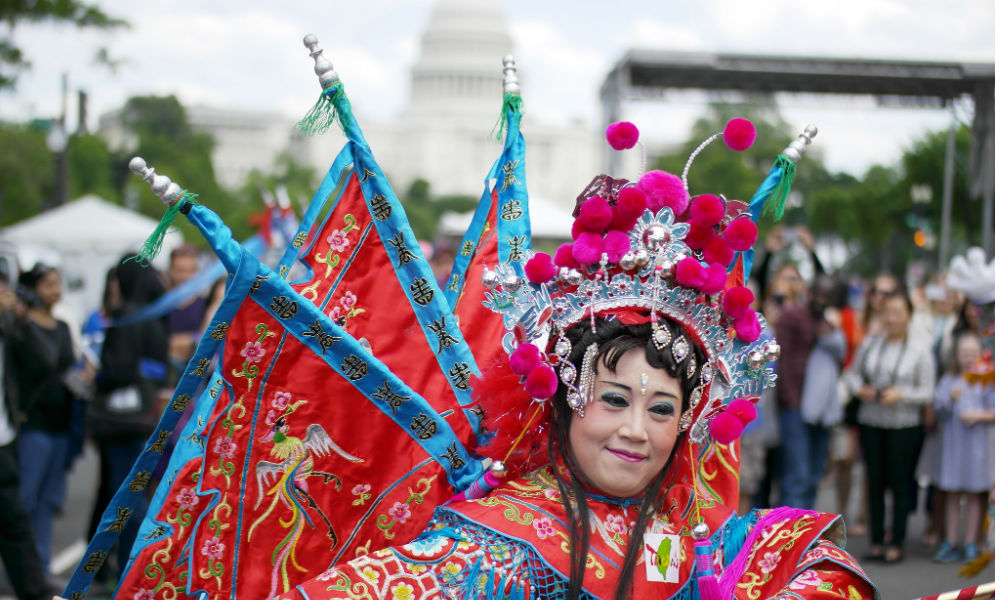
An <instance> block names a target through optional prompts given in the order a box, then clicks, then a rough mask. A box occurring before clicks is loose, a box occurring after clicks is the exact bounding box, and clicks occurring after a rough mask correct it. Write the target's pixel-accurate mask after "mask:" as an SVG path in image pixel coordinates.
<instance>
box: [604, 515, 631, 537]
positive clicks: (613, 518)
mask: <svg viewBox="0 0 1000 600" xmlns="http://www.w3.org/2000/svg"><path fill="white" fill-rule="evenodd" d="M604 526H605V527H607V529H608V531H610V532H612V533H617V534H622V533H625V531H626V530H627V529H628V528H627V527H626V526H625V517H623V516H621V515H614V514H611V515H608V518H607V519H606V520H605V521H604Z"/></svg>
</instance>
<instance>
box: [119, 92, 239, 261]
mask: <svg viewBox="0 0 1000 600" xmlns="http://www.w3.org/2000/svg"><path fill="white" fill-rule="evenodd" d="M122 120H123V125H124V127H125V129H126V130H127V131H130V132H132V133H133V134H135V135H136V137H137V139H138V146H137V148H136V149H135V151H134V154H137V155H138V156H142V157H143V158H145V159H146V163H147V164H149V165H152V166H153V168H155V169H156V171H157V172H158V173H163V174H166V175H168V176H169V177H170V178H171V179H172V180H173V181H175V182H177V184H178V185H180V186H181V187H182V188H184V189H185V190H189V191H191V192H192V193H194V194H197V195H198V197H199V199H200V201H203V202H205V203H206V204H207V205H208V206H210V207H211V208H212V209H213V210H215V211H216V212H217V213H218V214H219V215H220V216H222V217H223V219H226V220H227V224H228V225H230V228H231V229H232V230H233V234H234V235H235V236H236V238H237V239H241V238H242V237H245V236H248V235H249V234H250V232H251V230H252V227H251V226H250V225H249V223H246V222H245V220H243V221H240V220H239V219H238V218H233V217H232V216H231V213H238V212H239V211H240V210H241V206H240V202H239V199H238V198H237V197H235V196H234V195H233V194H230V193H228V192H227V191H225V190H224V189H222V187H221V186H220V185H219V184H218V182H217V181H216V179H215V170H214V168H213V166H212V148H213V146H214V141H213V140H212V137H211V136H210V135H208V134H206V133H199V132H196V131H195V130H194V129H193V128H192V127H191V124H190V123H189V121H188V120H187V113H186V112H185V110H184V107H183V106H181V104H180V102H178V100H177V98H176V97H174V96H137V97H133V98H130V99H129V100H128V101H127V102H126V103H125V108H124V109H123V110H122ZM128 158H129V157H125V156H120V157H119V158H118V161H117V162H118V163H119V164H120V163H121V162H125V163H127V161H128ZM125 187H126V190H131V191H129V192H126V195H132V196H133V197H135V198H136V199H137V201H136V205H137V206H136V208H137V209H138V211H139V212H141V213H143V214H146V215H148V216H150V217H152V218H154V219H159V218H160V217H162V216H163V210H164V209H163V205H162V204H161V203H160V201H159V199H158V198H156V197H155V196H153V195H152V194H150V193H149V186H148V185H147V184H146V183H145V182H143V181H141V180H139V179H138V178H137V177H128V178H127V179H126V180H125ZM177 222H178V224H179V226H180V228H181V230H182V231H183V232H184V237H185V239H188V240H191V241H192V242H193V243H196V244H199V245H202V246H204V245H205V244H204V242H203V241H202V239H201V235H200V234H198V233H197V232H196V231H195V229H194V227H193V226H191V225H189V224H188V223H187V222H186V221H185V220H181V219H178V221H177Z"/></svg>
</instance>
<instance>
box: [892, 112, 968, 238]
mask: <svg viewBox="0 0 1000 600" xmlns="http://www.w3.org/2000/svg"><path fill="white" fill-rule="evenodd" d="M947 146H948V131H947V130H944V131H936V132H930V133H928V134H927V135H925V136H924V137H923V138H921V139H919V140H917V141H916V142H914V143H913V145H912V146H911V147H910V148H909V149H908V150H906V152H904V153H903V159H902V169H903V173H902V181H901V182H900V184H901V186H902V187H903V188H904V189H905V190H909V189H910V188H911V187H912V186H914V185H929V186H930V187H931V190H932V193H931V201H930V204H929V205H928V206H927V208H926V213H927V214H926V215H925V216H926V218H927V219H928V220H929V221H930V223H931V226H932V228H933V231H934V232H936V233H938V234H939V235H938V237H940V231H941V225H942V223H941V216H942V209H943V206H944V205H943V202H944V171H945V163H946V161H947ZM970 146H971V135H970V132H969V128H968V126H965V125H963V126H962V127H959V128H958V129H957V130H956V132H955V170H954V182H953V186H952V221H951V227H952V228H951V232H950V233H951V238H952V240H960V241H963V242H964V243H965V245H972V244H981V243H982V239H981V238H982V233H981V232H982V225H981V221H980V219H981V215H982V214H983V199H982V198H973V197H972V196H971V194H970V193H969V160H970Z"/></svg>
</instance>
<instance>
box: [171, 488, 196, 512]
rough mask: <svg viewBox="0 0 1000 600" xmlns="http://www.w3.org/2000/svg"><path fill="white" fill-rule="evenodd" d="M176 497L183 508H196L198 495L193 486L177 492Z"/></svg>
mask: <svg viewBox="0 0 1000 600" xmlns="http://www.w3.org/2000/svg"><path fill="white" fill-rule="evenodd" d="M176 498H177V504H179V505H180V508H181V510H194V507H195V505H197V503H198V496H197V495H196V494H195V493H194V490H193V489H191V488H184V489H182V490H181V491H179V492H177V496H176Z"/></svg>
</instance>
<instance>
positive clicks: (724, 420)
mask: <svg viewBox="0 0 1000 600" xmlns="http://www.w3.org/2000/svg"><path fill="white" fill-rule="evenodd" d="M708 431H709V432H710V433H711V434H712V438H713V439H715V441H717V442H719V443H720V444H729V443H731V442H734V441H735V440H736V438H738V437H740V435H741V434H742V433H743V422H742V421H740V420H739V419H737V418H736V417H734V416H733V415H731V414H729V413H728V412H723V413H719V414H717V415H715V418H714V419H712V423H711V424H710V425H709V426H708Z"/></svg>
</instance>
